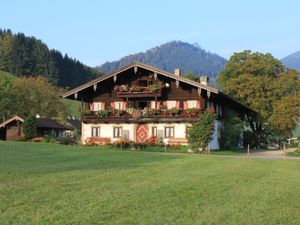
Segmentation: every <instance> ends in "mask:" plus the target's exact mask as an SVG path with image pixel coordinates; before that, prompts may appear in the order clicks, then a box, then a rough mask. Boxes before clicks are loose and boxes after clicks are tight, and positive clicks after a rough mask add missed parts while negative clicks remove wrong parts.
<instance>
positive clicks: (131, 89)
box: [130, 85, 143, 92]
mask: <svg viewBox="0 0 300 225" xmlns="http://www.w3.org/2000/svg"><path fill="white" fill-rule="evenodd" d="M142 90H143V89H142V87H140V86H134V85H133V86H131V87H130V91H131V92H141V91H142Z"/></svg>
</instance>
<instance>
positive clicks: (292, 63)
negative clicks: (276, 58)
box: [281, 51, 300, 71]
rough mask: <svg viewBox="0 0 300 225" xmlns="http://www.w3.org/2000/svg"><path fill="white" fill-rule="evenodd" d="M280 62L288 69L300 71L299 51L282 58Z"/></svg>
mask: <svg viewBox="0 0 300 225" xmlns="http://www.w3.org/2000/svg"><path fill="white" fill-rule="evenodd" d="M281 62H282V63H283V64H284V65H285V66H287V67H289V68H293V69H296V70H298V71H300V51H297V52H294V53H292V54H290V55H288V56H286V57H284V58H283V59H281Z"/></svg>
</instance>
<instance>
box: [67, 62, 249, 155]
mask: <svg viewBox="0 0 300 225" xmlns="http://www.w3.org/2000/svg"><path fill="white" fill-rule="evenodd" d="M207 82H208V78H207V77H201V78H200V82H195V81H191V80H189V79H186V78H184V77H182V76H181V74H180V69H175V73H174V74H172V73H169V72H166V71H163V70H160V69H158V68H155V67H153V66H149V65H146V64H143V63H139V62H133V63H131V64H129V65H127V66H124V67H122V68H120V69H118V70H116V71H114V72H111V73H109V74H106V75H103V76H101V77H99V78H97V79H95V80H92V81H90V82H88V83H85V84H83V85H81V86H79V87H77V88H74V89H72V90H70V91H68V92H66V93H65V94H64V95H63V97H64V98H68V99H73V100H79V101H81V102H82V106H81V114H82V116H81V122H82V126H81V127H82V130H81V141H82V144H83V145H86V144H89V143H90V142H91V141H92V142H95V143H98V144H106V143H111V142H114V141H116V140H119V139H120V138H128V139H129V140H131V141H134V142H143V143H144V142H146V141H147V140H150V139H152V140H153V139H156V140H160V141H162V142H164V143H165V144H169V145H175V144H187V143H188V139H187V135H188V132H187V131H188V129H189V128H190V127H191V124H192V122H193V121H196V120H198V119H199V118H200V116H201V113H202V112H204V111H205V110H206V109H210V110H212V111H214V112H215V113H216V115H217V119H216V120H215V121H214V133H213V136H212V140H211V143H210V148H211V149H219V138H220V129H221V127H222V119H223V118H224V117H225V116H226V113H225V112H226V110H225V109H226V108H230V109H231V110H234V111H236V112H238V113H240V114H241V115H245V114H247V113H254V112H253V111H252V110H251V109H249V108H247V107H245V106H243V105H242V104H240V103H239V102H237V101H235V100H234V99H232V98H230V97H229V96H227V95H225V94H224V93H222V92H220V91H219V90H217V89H215V88H212V87H210V86H208V83H207Z"/></svg>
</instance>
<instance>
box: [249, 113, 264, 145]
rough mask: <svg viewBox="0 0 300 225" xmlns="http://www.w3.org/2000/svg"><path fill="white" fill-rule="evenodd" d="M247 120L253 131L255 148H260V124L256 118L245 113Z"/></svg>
mask: <svg viewBox="0 0 300 225" xmlns="http://www.w3.org/2000/svg"><path fill="white" fill-rule="evenodd" d="M247 120H248V122H249V125H250V128H251V130H252V132H253V138H254V141H255V145H256V149H260V148H261V137H262V124H261V123H260V122H259V121H257V119H256V118H252V117H251V116H250V115H247Z"/></svg>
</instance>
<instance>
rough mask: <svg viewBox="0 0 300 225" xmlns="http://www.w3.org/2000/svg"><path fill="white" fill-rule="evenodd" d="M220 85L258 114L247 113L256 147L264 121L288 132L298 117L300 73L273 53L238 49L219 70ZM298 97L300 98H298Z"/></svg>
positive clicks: (258, 144)
mask: <svg viewBox="0 0 300 225" xmlns="http://www.w3.org/2000/svg"><path fill="white" fill-rule="evenodd" d="M218 82H219V85H220V86H221V88H223V90H224V91H225V92H226V93H227V94H229V95H231V96H232V97H233V98H235V99H236V100H238V101H240V102H241V103H243V104H245V105H247V106H249V107H250V108H251V109H253V110H254V111H256V112H257V113H258V116H253V115H251V114H248V115H246V119H247V121H248V122H249V125H250V127H251V129H252V131H253V134H254V138H255V140H256V145H257V147H260V144H261V137H262V131H263V128H264V124H269V125H271V126H274V129H275V130H278V132H280V133H285V132H289V131H290V130H291V129H292V128H293V127H294V126H295V125H296V123H297V119H298V117H299V114H300V112H299V103H300V101H299V97H300V95H299V90H300V83H299V82H300V81H299V73H298V72H297V71H295V70H292V69H287V68H286V67H285V66H283V65H282V63H281V62H280V61H279V60H278V59H275V58H274V57H273V56H272V55H271V54H262V53H258V52H256V53H252V52H251V51H248V50H247V51H244V52H240V53H235V54H234V55H233V56H231V58H230V59H229V61H228V62H227V64H226V66H225V69H224V70H223V71H221V72H220V77H219V80H218ZM297 99H298V100H297Z"/></svg>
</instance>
